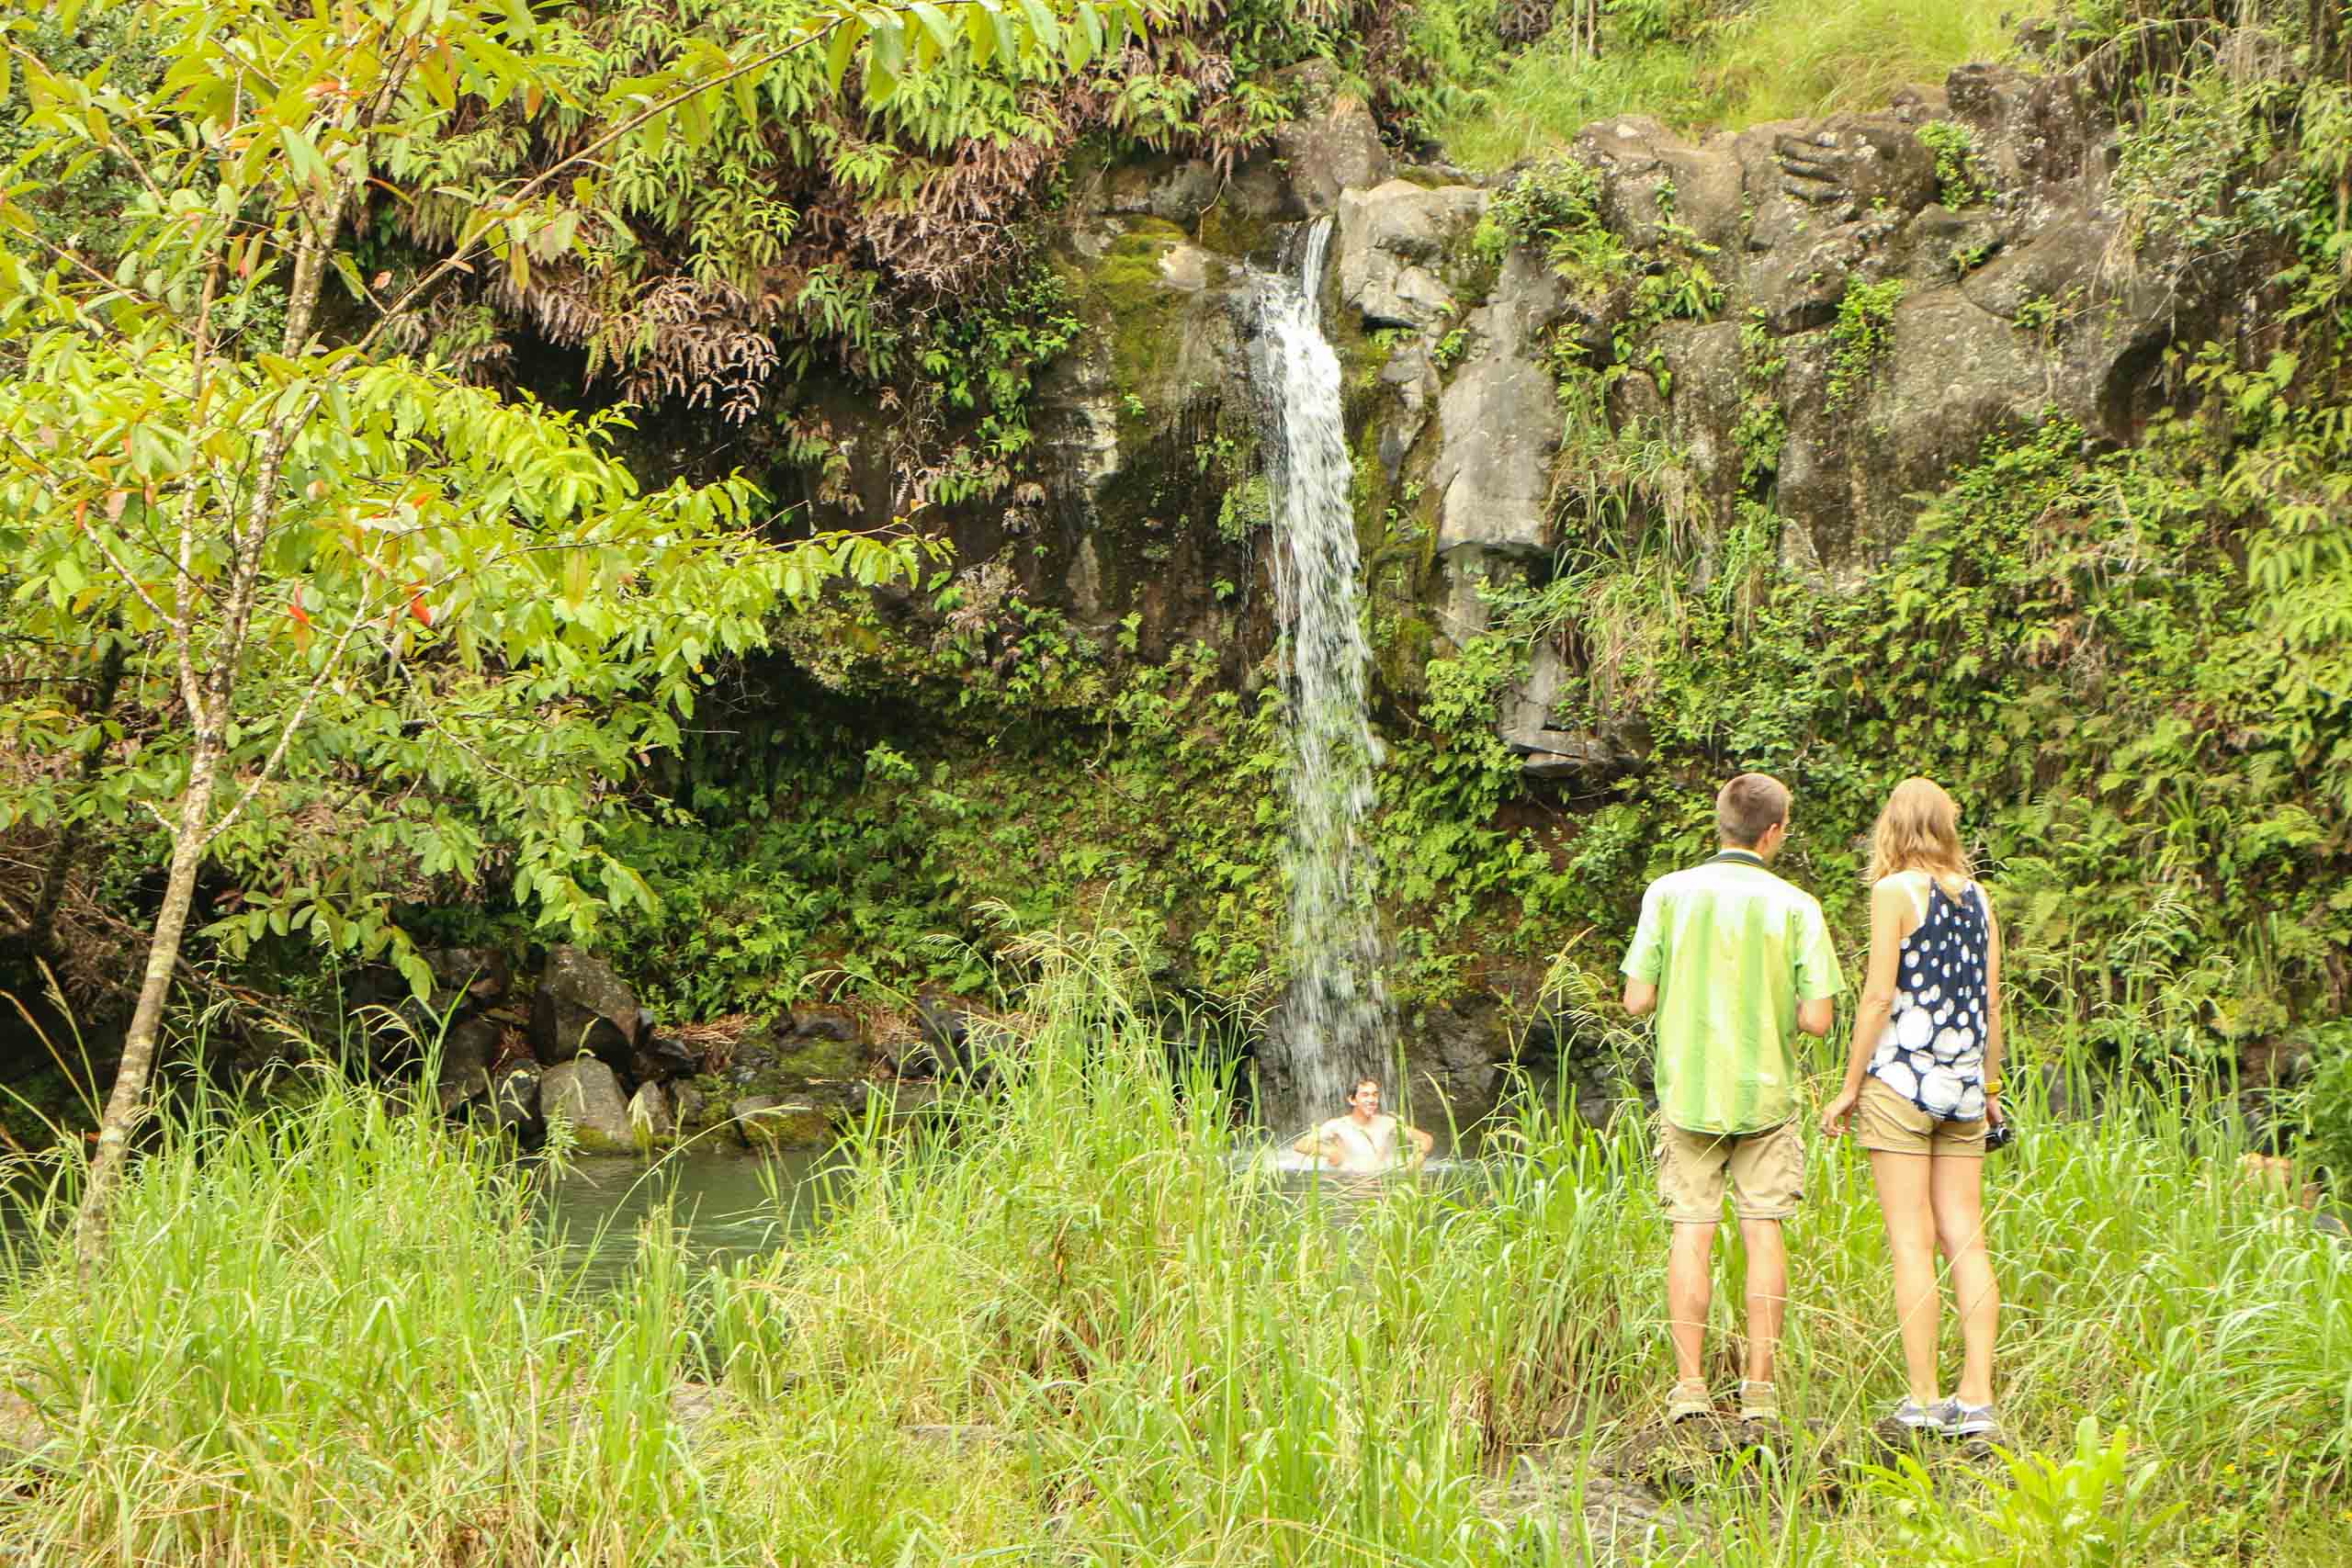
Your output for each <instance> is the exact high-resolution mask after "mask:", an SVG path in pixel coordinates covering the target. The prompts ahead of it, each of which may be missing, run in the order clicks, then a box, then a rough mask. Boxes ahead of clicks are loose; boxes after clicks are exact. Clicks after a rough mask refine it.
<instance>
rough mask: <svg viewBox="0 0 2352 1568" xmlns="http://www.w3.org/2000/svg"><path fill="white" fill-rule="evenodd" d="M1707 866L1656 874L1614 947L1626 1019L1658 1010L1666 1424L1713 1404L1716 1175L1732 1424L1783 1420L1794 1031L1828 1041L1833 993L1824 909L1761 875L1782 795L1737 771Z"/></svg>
mask: <svg viewBox="0 0 2352 1568" xmlns="http://www.w3.org/2000/svg"><path fill="white" fill-rule="evenodd" d="M1715 833H1716V838H1717V840H1718V841H1719V843H1720V845H1721V848H1720V849H1719V850H1718V852H1716V854H1715V856H1714V858H1713V859H1712V860H1710V861H1707V862H1705V863H1703V864H1700V865H1695V866H1691V867H1690V868H1688V869H1686V870H1683V871H1678V872H1674V873H1672V874H1668V875H1666V876H1661V877H1659V878H1658V879H1657V881H1656V882H1653V883H1651V884H1650V886H1649V891H1647V892H1646V893H1645V894H1644V895H1643V896H1642V919H1641V924H1640V925H1639V926H1638V927H1637V928H1636V929H1635V931H1634V942H1633V945H1632V946H1631V947H1629V948H1627V949H1626V950H1625V962H1624V964H1623V965H1622V967H1623V970H1624V972H1625V1010H1627V1011H1628V1012H1631V1013H1632V1014H1634V1016H1635V1017H1637V1018H1638V1017H1640V1016H1641V1015H1642V1014H1644V1013H1647V1012H1651V1011H1655V1012H1656V1013H1657V1109H1658V1148H1657V1184H1658V1198H1659V1201H1661V1202H1662V1203H1663V1205H1664V1207H1665V1209H1666V1218H1667V1220H1668V1223H1669V1224H1672V1225H1673V1227H1674V1241H1673V1246H1672V1249H1671V1250H1670V1251H1669V1252H1668V1256H1667V1266H1666V1322H1667V1330H1668V1334H1669V1335H1670V1336H1671V1337H1672V1338H1673V1340H1674V1361H1675V1371H1676V1375H1677V1378H1678V1380H1679V1381H1678V1382H1677V1383H1676V1385H1675V1389H1674V1393H1673V1394H1672V1395H1671V1396H1669V1397H1668V1400H1667V1407H1666V1418H1667V1419H1668V1421H1679V1420H1683V1419H1685V1418H1686V1417H1689V1416H1702V1415H1705V1414H1707V1413H1708V1412H1709V1411H1711V1410H1712V1409H1713V1400H1712V1399H1711V1398H1710V1397H1709V1395H1708V1392H1707V1382H1706V1374H1705V1361H1704V1359H1703V1357H1702V1351H1703V1349H1704V1348H1705V1342H1706V1324H1707V1300H1708V1296H1709V1295H1710V1293H1711V1291H1712V1284H1711V1281H1710V1280H1709V1278H1708V1269H1709V1260H1710V1258H1711V1256H1712V1254H1713V1251H1714V1245H1715V1226H1716V1224H1718V1223H1719V1222H1720V1221H1721V1220H1722V1218H1723V1204H1724V1175H1725V1174H1726V1173H1728V1174H1729V1175H1730V1178H1731V1191H1732V1210H1733V1213H1736V1214H1737V1215H1738V1216H1739V1234H1740V1237H1741V1239H1742V1240H1744V1241H1745V1242H1747V1377H1746V1379H1745V1380H1744V1381H1743V1382H1741V1383H1740V1385H1739V1416H1740V1419H1741V1420H1743V1421H1770V1420H1777V1419H1778V1418H1779V1416H1780V1404H1779V1399H1778V1395H1777V1394H1776V1393H1775V1391H1774V1389H1773V1386H1772V1354H1773V1350H1774V1348H1776V1346H1777V1343H1778V1341H1779V1339H1780V1337H1781V1314H1782V1312H1783V1311H1784V1310H1785V1308H1786V1307H1787V1304H1788V1291H1789V1262H1788V1252H1787V1249H1786V1247H1784V1246H1783V1244H1782V1242H1781V1221H1783V1220H1785V1219H1787V1218H1789V1217H1790V1216H1791V1215H1792V1214H1794V1213H1796V1212H1797V1205H1798V1204H1799V1203H1800V1202H1801V1201H1803V1200H1804V1139H1803V1138H1801V1137H1800V1136H1799V1135H1798V1133H1797V1120H1796V1111H1797V1105H1796V1084H1797V1074H1798V1066H1797V1059H1796V1053H1795V1051H1794V1050H1793V1049H1792V1045H1793V1043H1794V1036H1795V1033H1796V1032H1797V1031H1798V1030H1803V1031H1804V1032H1805V1033H1807V1034H1813V1035H1826V1034H1827V1033H1828V1032H1829V1026H1830V1023H1831V1021H1832V1017H1831V1015H1832V1012H1833V1006H1832V998H1835V997H1836V996H1837V995H1838V992H1839V991H1840V990H1842V989H1844V985H1845V982H1844V979H1843V977H1842V976H1840V975H1839V974H1838V954H1837V953H1836V951H1835V950H1834V949H1833V948H1832V947H1831V946H1830V943H1829V930H1828V926H1827V925H1826V922H1824V920H1823V919H1822V918H1821V906H1820V904H1819V903H1817V902H1816V901H1815V899H1814V898H1813V897H1811V896H1810V895H1809V894H1805V893H1803V892H1800V891H1798V890H1797V889H1796V888H1794V887H1792V886H1790V885H1789V884H1787V883H1786V882H1783V881H1781V879H1780V878H1779V877H1777V876H1775V875H1773V874H1772V873H1771V871H1770V869H1768V868H1769V867H1770V864H1771V861H1772V857H1773V856H1774V855H1776V854H1778V853H1780V850H1781V844H1782V843H1783V842H1785V841H1786V840H1787V839H1788V836H1789V791H1788V786H1787V785H1785V784H1781V781H1780V780H1778V779H1775V778H1770V777H1768V776H1766V775H1765V774H1763V773H1742V774H1740V775H1739V777H1737V778H1736V779H1734V780H1732V781H1731V783H1729V784H1725V785H1724V787H1723V790H1722V792H1721V793H1720V794H1718V795H1716V796H1715Z"/></svg>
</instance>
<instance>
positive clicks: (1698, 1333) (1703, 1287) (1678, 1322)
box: [1666, 1220, 1715, 1382]
mask: <svg viewBox="0 0 2352 1568" xmlns="http://www.w3.org/2000/svg"><path fill="white" fill-rule="evenodd" d="M1714 1248H1715V1226H1714V1222H1713V1221H1712V1220H1711V1221H1709V1222H1708V1223H1707V1224H1692V1223H1690V1222H1687V1221H1677V1222H1676V1223H1675V1226H1674V1242H1673V1246H1672V1248H1671V1250H1669V1251H1668V1254H1667V1258H1666V1327H1667V1332H1668V1335H1670V1336H1671V1337H1673V1340H1674V1371H1675V1375H1676V1376H1677V1377H1678V1378H1679V1379H1681V1381H1682V1382H1706V1355H1705V1352H1706V1345H1707V1305H1708V1303H1709V1301H1710V1300H1711V1299H1712V1297H1713V1282H1712V1281H1711V1280H1709V1278H1708V1275H1709V1272H1710V1260H1711V1258H1712V1257H1713V1253H1714Z"/></svg>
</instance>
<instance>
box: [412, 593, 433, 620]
mask: <svg viewBox="0 0 2352 1568" xmlns="http://www.w3.org/2000/svg"><path fill="white" fill-rule="evenodd" d="M408 613H409V614H410V615H414V616H415V617H416V618H417V621H418V623H419V624H420V625H424V626H431V625H432V624H433V612H432V610H431V609H430V608H428V607H427V606H426V604H425V603H424V594H422V593H413V594H411V595H410V596H409V601H408Z"/></svg>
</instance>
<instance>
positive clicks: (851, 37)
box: [825, 17, 865, 94]
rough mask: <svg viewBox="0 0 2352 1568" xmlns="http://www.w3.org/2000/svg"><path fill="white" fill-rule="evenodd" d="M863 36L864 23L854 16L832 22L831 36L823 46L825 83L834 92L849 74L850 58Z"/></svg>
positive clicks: (838, 90)
mask: <svg viewBox="0 0 2352 1568" xmlns="http://www.w3.org/2000/svg"><path fill="white" fill-rule="evenodd" d="M864 39H865V22H864V21H863V20H861V19H860V18H858V17H842V19H841V20H840V21H838V22H835V23H834V24H833V36H832V38H831V40H830V41H829V42H828V43H827V44H826V46H825V85H826V87H827V88H828V89H830V90H831V92H833V93H835V94H839V93H840V92H841V90H842V78H843V77H845V76H847V75H848V74H849V62H850V58H851V57H852V56H853V55H854V54H856V52H857V46H858V44H859V43H860V42H862V41H864Z"/></svg>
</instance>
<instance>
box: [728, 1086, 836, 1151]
mask: <svg viewBox="0 0 2352 1568" xmlns="http://www.w3.org/2000/svg"><path fill="white" fill-rule="evenodd" d="M732 1111H733V1114H732V1116H731V1117H730V1121H731V1122H732V1123H733V1125H734V1128H735V1132H736V1135H737V1136H739V1137H741V1139H742V1140H743V1145H744V1147H746V1148H749V1149H753V1150H774V1149H815V1148H823V1147H825V1146H826V1145H829V1144H831V1142H832V1141H833V1135H834V1130H833V1115H832V1111H831V1108H830V1107H828V1106H826V1105H825V1104H823V1103H822V1102H821V1101H819V1100H815V1099H813V1098H809V1099H790V1100H786V1099H780V1098H778V1097H777V1096H775V1095H768V1094H750V1095H745V1096H743V1097H742V1098H741V1099H739V1100H736V1101H735V1102H734V1104H733V1107H732Z"/></svg>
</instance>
